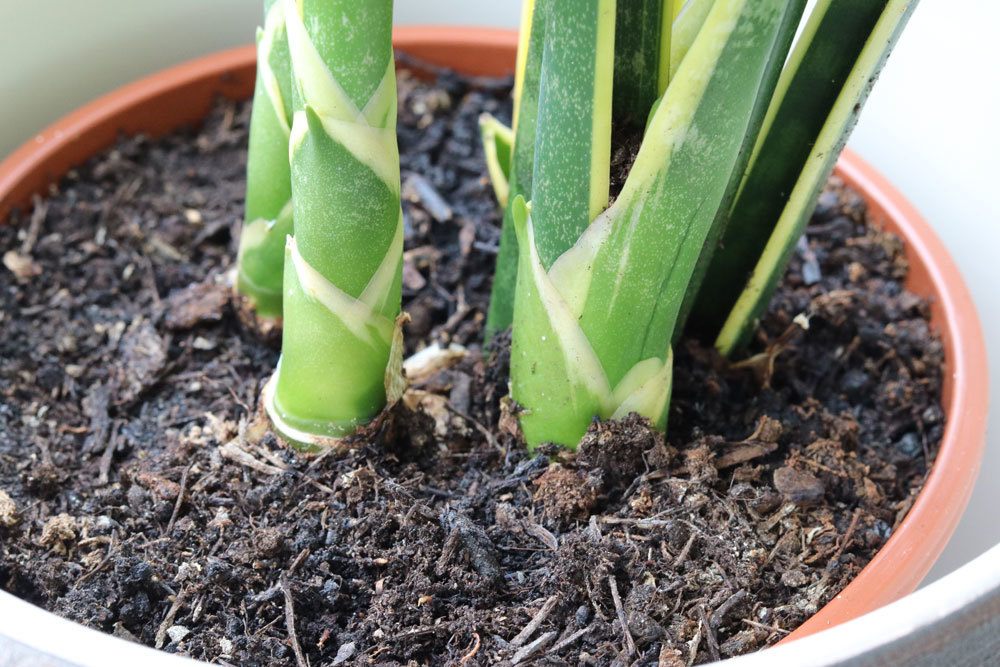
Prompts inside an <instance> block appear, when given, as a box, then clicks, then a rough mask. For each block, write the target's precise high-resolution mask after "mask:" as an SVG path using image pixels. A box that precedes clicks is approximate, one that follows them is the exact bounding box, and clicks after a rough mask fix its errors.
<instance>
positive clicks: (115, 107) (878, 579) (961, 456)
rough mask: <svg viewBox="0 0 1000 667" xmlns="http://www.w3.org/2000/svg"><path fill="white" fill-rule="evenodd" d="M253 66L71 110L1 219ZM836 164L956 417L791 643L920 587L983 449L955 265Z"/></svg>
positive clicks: (424, 55)
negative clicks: (881, 233) (865, 552)
mask: <svg viewBox="0 0 1000 667" xmlns="http://www.w3.org/2000/svg"><path fill="white" fill-rule="evenodd" d="M395 43H396V46H397V47H398V48H399V49H401V50H403V51H406V52H408V53H410V54H412V55H414V56H416V57H417V58H418V59H420V60H423V61H426V62H428V63H430V64H433V65H436V66H450V67H454V68H455V69H459V70H462V71H465V72H467V73H469V74H478V75H489V76H498V75H503V74H509V73H511V72H512V70H513V62H514V54H515V51H516V45H517V35H516V33H515V32H513V31H508V30H497V29H485V28H445V27H407V28H399V29H397V30H396V33H395ZM254 65H255V53H254V47H253V46H246V47H240V48H237V49H232V50H229V51H223V52H220V53H215V54H212V55H208V56H205V57H202V58H198V59H196V60H192V61H189V62H187V63H184V64H181V65H178V66H176V67H172V68H170V69H167V70H164V71H162V72H160V73H158V74H154V75H152V76H150V77H147V78H144V79H141V80H139V81H136V82H135V83H132V84H129V85H127V86H124V87H122V88H120V89H118V90H116V91H114V92H112V93H110V94H108V95H105V96H104V97H101V98H100V99H98V100H96V101H94V102H92V103H90V104H87V105H86V106H84V107H81V108H80V109H78V110H77V111H75V112H73V113H70V114H69V115H67V116H65V117H64V118H62V119H61V120H59V121H57V122H56V123H54V124H53V125H51V126H50V127H48V128H47V129H45V130H43V131H42V132H40V133H39V134H38V135H36V136H35V137H34V138H33V139H32V140H29V141H28V142H27V143H25V144H24V145H22V146H21V147H20V148H18V149H17V150H15V151H14V152H13V153H12V154H11V155H10V156H8V157H7V159H6V160H4V162H3V163H0V221H4V220H5V219H6V218H7V216H8V213H9V212H10V210H11V209H12V208H13V207H15V206H24V205H26V204H27V203H28V202H29V201H30V198H31V196H32V195H34V194H37V193H42V192H44V191H45V189H46V188H47V187H48V186H49V185H50V184H51V183H54V182H57V181H58V180H59V178H61V177H62V176H63V175H64V174H65V173H66V172H67V171H68V170H69V169H71V168H72V167H74V166H77V165H79V164H80V163H82V162H84V161H85V160H86V159H87V158H89V157H91V156H92V155H95V154H96V153H98V152H99V151H100V150H102V149H104V148H107V147H108V146H110V145H111V144H112V143H113V142H114V139H115V137H116V136H117V135H118V133H119V132H125V133H134V132H138V131H144V132H146V133H148V134H151V135H153V136H157V135H161V134H163V133H165V132H167V131H169V130H171V129H174V128H176V127H179V126H181V125H184V124H185V123H190V122H195V121H197V120H199V119H201V118H203V117H204V116H205V114H206V113H207V111H208V109H209V108H210V106H211V104H212V102H213V100H214V97H215V96H217V95H219V94H222V95H227V96H230V97H233V98H245V97H248V96H249V92H250V91H251V90H252V86H253V69H254ZM178 98H179V99H178ZM171 100H173V104H172V105H171V104H170V102H171ZM836 173H837V175H839V176H840V177H841V178H843V179H844V180H845V181H846V182H847V183H848V184H849V185H850V186H852V187H853V188H854V189H855V190H857V191H858V192H859V194H861V195H862V196H863V197H864V198H865V200H866V201H867V203H868V207H869V211H870V213H871V216H872V218H873V219H874V220H875V221H876V224H880V225H883V226H884V227H885V228H886V229H888V230H890V231H892V232H894V233H896V234H898V235H899V236H901V237H902V238H903V240H904V242H905V249H906V255H907V258H908V259H909V262H910V266H911V272H910V276H909V278H908V280H907V287H908V288H910V289H912V290H913V291H915V292H917V293H918V294H921V295H923V296H926V297H929V298H930V300H931V310H932V326H934V327H935V329H936V331H937V332H938V333H939V334H940V335H941V338H942V342H943V344H944V349H945V370H946V375H945V378H944V401H943V408H944V410H945V413H946V415H947V423H946V426H945V431H944V436H943V438H942V441H941V446H940V450H939V454H938V456H937V459H936V460H935V462H934V465H933V466H932V469H931V472H930V474H929V476H928V478H927V482H926V484H925V485H924V487H923V489H922V490H921V492H920V493H919V495H918V496H917V498H916V499H915V501H914V503H913V505H912V507H911V509H910V510H909V512H908V513H907V515H906V517H905V519H904V520H903V521H902V522H901V524H900V525H899V526H898V527H897V528H896V530H895V531H894V533H893V534H892V536H891V537H890V538H889V540H888V541H887V542H886V544H885V545H884V546H883V547H882V549H880V550H879V552H878V553H877V554H876V555H875V557H874V558H873V559H872V560H871V562H869V563H868V565H867V566H866V567H865V568H864V569H863V570H862V571H861V573H860V574H859V575H858V576H857V577H855V579H854V580H853V581H851V583H850V584H848V586H847V587H846V588H845V589H844V590H843V591H841V593H840V594H838V595H837V596H836V597H835V598H834V599H833V600H832V601H831V602H830V603H828V604H827V605H826V606H824V607H823V608H822V609H820V610H819V611H818V612H817V613H816V614H815V615H814V616H812V617H811V618H810V619H809V620H808V621H806V622H805V623H804V624H803V625H802V626H800V627H799V628H798V629H797V630H795V631H794V632H793V633H792V634H791V635H789V637H787V638H786V639H785V640H784V641H786V642H787V641H790V640H793V639H798V638H801V637H805V636H807V635H809V634H813V633H815V632H818V631H820V630H823V629H825V628H829V627H833V626H835V625H838V624H840V623H844V622H845V621H848V620H851V619H854V618H857V617H859V616H861V615H863V614H865V613H867V612H870V611H873V610H875V609H877V608H879V607H881V606H884V605H886V604H888V603H890V602H893V601H895V600H897V599H899V598H900V597H902V596H904V595H906V594H908V593H910V592H912V591H913V590H915V589H916V588H917V586H918V585H919V583H920V581H921V580H922V579H923V578H924V576H926V574H927V572H928V571H929V570H930V568H931V566H932V565H933V563H934V561H935V560H936V559H937V558H938V556H939V555H940V554H941V551H942V550H943V549H944V547H945V545H946V544H947V541H948V539H949V538H950V537H951V534H952V532H953V531H954V529H955V527H956V526H957V524H958V521H959V519H960V517H961V515H962V512H963V511H964V509H965V506H966V504H967V503H968V500H969V497H970V496H971V493H972V488H973V485H974V483H975V479H976V476H977V473H978V470H979V465H980V461H981V459H982V455H983V451H984V447H985V435H986V419H987V414H988V384H989V380H988V366H987V356H986V345H985V341H984V338H983V334H982V329H981V326H980V323H979V318H978V315H977V313H976V308H975V304H974V303H973V301H972V297H971V294H970V293H969V290H968V288H967V287H966V285H965V283H964V281H963V279H962V276H961V274H960V272H959V270H958V268H957V267H956V265H955V263H954V262H953V260H952V259H951V257H950V255H949V254H948V252H947V250H946V249H945V247H944V245H943V244H942V242H941V240H940V239H939V238H938V236H937V235H936V234H935V233H934V231H933V229H932V228H931V227H930V225H929V224H928V223H927V222H926V221H925V220H924V219H923V217H922V216H921V215H920V214H919V213H918V212H917V210H916V209H915V208H914V207H913V206H912V205H911V204H910V203H909V202H908V201H907V200H906V198H905V197H903V195H902V194H901V193H900V192H899V191H898V190H897V189H896V188H895V187H893V186H892V185H891V184H890V183H889V181H888V180H886V179H885V177H883V176H882V175H881V174H879V173H878V172H877V171H876V170H875V169H873V168H872V167H871V166H870V165H869V164H867V163H866V162H865V161H864V160H862V159H861V158H860V157H859V156H857V155H856V154H854V153H853V152H851V151H849V150H848V151H845V152H844V154H843V155H842V156H841V158H840V160H839V162H838V164H837V170H836Z"/></svg>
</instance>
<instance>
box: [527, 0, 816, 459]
mask: <svg viewBox="0 0 1000 667" xmlns="http://www.w3.org/2000/svg"><path fill="white" fill-rule="evenodd" d="M594 4H597V3H594ZM790 11H801V6H799V7H798V8H797V9H796V7H795V5H794V3H792V4H790V3H788V2H786V1H785V0H717V1H716V3H715V4H714V6H713V7H712V10H711V12H709V14H708V15H707V17H706V18H705V21H704V24H703V25H702V27H701V29H700V30H699V32H698V37H697V38H696V39H695V40H694V43H693V44H692V46H691V48H690V50H689V51H688V53H687V54H686V56H685V57H684V61H683V63H682V64H681V66H680V67H679V69H678V70H677V72H676V75H675V76H674V77H673V78H672V79H671V80H670V83H669V85H668V87H667V90H666V93H665V95H664V97H663V99H662V100H661V101H660V103H659V105H658V107H657V110H656V112H655V114H654V115H653V117H652V119H651V122H650V123H649V126H648V127H647V129H646V132H645V136H644V139H643V143H642V146H641V148H640V150H639V153H638V155H637V157H636V160H635V164H634V165H633V167H632V170H631V172H630V174H629V176H628V180H627V181H626V183H625V186H624V189H623V190H622V192H621V193H620V195H619V196H618V198H617V199H616V200H615V202H614V204H613V205H612V206H611V207H610V208H608V209H607V210H606V211H604V212H603V213H600V210H599V209H597V210H596V212H595V209H594V208H588V211H589V213H590V215H591V220H592V222H590V223H589V224H586V225H584V226H583V227H582V228H581V226H580V225H579V220H580V215H581V214H580V212H579V211H580V210H581V208H582V207H583V206H584V204H588V206H589V204H591V203H592V202H594V201H595V199H590V197H589V195H590V194H593V193H594V192H595V190H596V188H594V187H593V185H592V184H594V183H597V182H599V179H598V178H597V177H596V176H592V177H591V178H590V179H589V180H588V179H577V184H576V189H577V190H580V191H581V192H583V191H584V190H583V188H587V189H586V192H587V193H588V196H587V197H586V198H585V197H584V196H583V195H579V194H578V195H576V198H575V200H574V201H573V202H569V201H567V199H566V198H565V197H562V196H560V195H557V194H552V193H549V196H548V197H546V196H540V195H541V194H542V192H543V190H542V187H543V186H542V183H545V182H546V181H543V180H540V179H539V173H540V172H543V171H544V170H545V168H546V163H547V161H549V160H552V161H553V163H554V164H560V165H564V164H566V158H565V154H566V152H567V151H574V153H573V155H574V157H575V159H576V160H577V162H578V163H579V162H580V161H581V160H583V157H582V153H581V151H582V148H581V146H583V145H585V144H586V142H587V139H588V137H587V135H586V134H584V133H582V132H580V133H579V134H578V135H577V142H576V145H575V146H574V145H572V144H571V142H569V141H564V142H562V143H560V142H555V141H548V142H547V138H548V137H549V135H550V130H549V128H548V124H547V123H546V122H545V121H544V117H543V116H542V114H551V115H552V116H553V118H552V123H558V122H563V121H562V120H561V119H559V114H557V113H556V112H555V111H554V110H552V109H551V108H549V109H546V107H545V106H543V105H542V104H540V105H539V108H540V112H539V113H540V115H539V123H538V131H537V135H538V136H537V141H536V146H535V165H536V166H535V176H534V183H533V195H534V196H533V201H532V206H531V209H530V213H529V210H528V208H527V207H525V206H523V205H522V206H517V205H516V204H515V211H516V212H517V217H516V218H515V222H516V223H517V224H516V227H517V231H518V236H519V239H518V240H519V248H520V263H519V271H518V283H517V297H516V301H515V313H514V342H513V350H512V355H511V377H512V390H513V396H514V398H515V400H517V402H518V403H519V404H520V405H521V406H522V407H523V408H524V410H525V413H524V414H523V415H522V418H521V424H522V428H523V430H524V433H525V436H526V438H527V440H528V442H529V444H532V445H535V444H538V443H540V442H545V441H553V442H557V443H560V444H565V445H569V446H574V445H575V444H576V443H577V441H578V440H579V438H580V436H581V435H582V434H583V433H584V431H585V430H586V428H587V426H588V425H589V423H590V422H591V420H592V419H593V418H595V417H601V418H609V417H614V416H624V414H627V413H628V412H638V413H640V414H642V415H644V416H646V417H648V418H649V419H650V420H651V421H652V422H653V423H654V424H656V425H658V426H660V427H663V426H664V424H665V422H666V413H667V407H668V405H669V393H670V374H671V365H672V353H671V347H670V342H671V337H672V335H673V332H674V328H675V325H676V322H677V318H678V313H679V311H680V308H681V304H682V301H683V298H684V294H685V292H686V290H687V287H688V284H689V282H690V279H691V275H692V273H693V271H694V269H695V266H696V263H697V261H698V259H699V257H700V255H701V251H702V248H703V246H704V243H705V240H706V237H707V236H708V234H709V231H710V230H711V228H712V226H713V224H714V223H715V221H716V219H717V211H718V210H719V208H720V205H721V204H722V202H723V200H724V199H725V197H726V194H727V192H728V191H729V190H730V189H731V187H730V185H731V181H732V180H733V173H734V170H735V169H736V167H737V164H738V161H739V157H740V155H741V153H742V152H743V151H746V150H749V145H751V142H750V141H749V140H748V128H749V127H750V125H751V121H752V119H753V118H754V115H755V111H756V110H757V109H758V95H759V93H760V91H761V88H762V86H763V85H764V83H765V81H766V80H767V75H768V72H769V69H768V64H769V63H770V62H771V58H772V55H773V53H774V46H775V44H776V42H777V40H778V39H779V36H780V35H781V34H782V29H783V28H784V27H786V26H787V25H788V20H787V19H788V12H790ZM581 13H582V12H581V11H579V10H578V12H577V14H581ZM552 25H553V23H549V24H548V28H547V30H548V29H551V27H552ZM550 36H551V35H549V34H547V35H546V42H548V40H549V38H550ZM576 41H578V42H579V41H582V40H579V39H577V40H576ZM563 43H564V44H565V42H563ZM546 46H547V47H548V44H546ZM589 48H591V51H594V49H593V47H589ZM545 53H546V55H548V53H549V51H548V48H546V51H545ZM600 57H601V56H600V54H599V53H598V54H597V55H596V58H597V59H598V61H599V59H600ZM566 60H567V59H566V58H565V57H564V58H560V59H554V60H552V61H551V67H553V68H558V67H559V66H560V64H561V63H564V62H566ZM549 67H550V61H549V60H545V61H544V62H543V70H542V81H543V91H544V90H545V85H546V84H545V82H546V81H547V77H550V76H551V77H556V78H557V79H559V78H561V76H562V72H560V71H558V69H555V70H549V69H548V68H549ZM598 84H599V79H594V81H593V82H592V83H591V86H590V88H589V90H590V91H591V94H592V95H593V96H595V97H596V95H597V94H601V93H600V92H599V91H600V86H599V85H598ZM577 85H578V86H579V85H582V84H580V83H579V82H577ZM577 97H579V95H576V96H569V95H564V96H561V97H560V101H562V102H563V103H564V105H563V106H564V107H565V109H563V110H562V112H561V113H562V114H564V115H565V117H566V118H567V119H568V120H567V121H565V122H567V123H576V124H581V121H580V118H583V117H585V116H587V115H588V114H589V115H590V116H591V117H592V118H593V117H598V115H599V114H596V113H594V112H593V111H592V109H594V108H597V106H596V105H597V104H599V102H596V101H594V100H589V101H588V100H586V97H585V96H584V101H585V102H587V103H586V104H580V106H570V101H574V100H576V99H577ZM552 135H553V136H556V137H558V136H561V133H560V132H559V131H558V130H557V131H554V132H552ZM595 145H596V144H595ZM515 150H516V147H515ZM595 155H599V153H597V152H592V153H591V155H590V159H589V160H587V166H588V170H589V171H590V173H591V174H596V172H597V169H598V168H604V169H607V168H608V165H607V163H603V164H602V165H599V160H597V159H594V156H595ZM558 175H559V172H557V177H558ZM547 189H548V188H547V187H546V191H547ZM598 213H599V215H598ZM571 231H575V232H576V234H577V236H576V238H575V239H572V238H571V236H572V235H571V233H570V232H571ZM581 232H582V233H581Z"/></svg>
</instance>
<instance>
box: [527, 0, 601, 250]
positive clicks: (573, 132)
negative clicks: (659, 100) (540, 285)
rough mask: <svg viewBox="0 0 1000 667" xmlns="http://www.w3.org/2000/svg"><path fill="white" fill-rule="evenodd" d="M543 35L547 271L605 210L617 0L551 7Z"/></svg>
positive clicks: (539, 215)
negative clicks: (552, 9) (556, 9)
mask: <svg viewBox="0 0 1000 667" xmlns="http://www.w3.org/2000/svg"><path fill="white" fill-rule="evenodd" d="M556 7H558V8H559V9H560V10H564V9H567V8H571V9H572V11H550V12H549V15H548V17H547V23H546V27H545V31H546V34H545V46H544V50H543V56H542V70H541V84H540V92H539V95H538V121H537V129H536V135H535V164H534V175H533V176H532V199H531V203H532V208H533V210H534V211H535V213H534V221H535V231H536V236H535V241H536V243H537V244H538V253H539V256H540V257H541V260H542V264H543V265H544V266H545V267H546V268H547V267H549V266H551V265H552V263H553V262H554V261H555V260H556V258H558V257H559V256H560V255H562V254H563V253H564V252H566V251H567V250H568V249H569V248H571V247H572V246H573V244H574V243H576V240H577V239H578V238H579V237H580V234H581V233H583V231H584V230H585V229H586V228H587V227H588V226H589V225H590V222H591V221H592V220H593V219H594V218H595V217H597V215H598V214H599V213H600V212H601V211H603V210H604V209H605V208H606V207H607V205H608V196H609V187H610V173H611V104H612V101H611V98H612V95H611V93H612V81H613V77H614V39H615V37H614V35H615V2H614V0H578V1H577V2H574V3H571V4H567V5H559V4H555V5H553V8H556Z"/></svg>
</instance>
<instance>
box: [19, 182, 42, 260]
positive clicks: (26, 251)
mask: <svg viewBox="0 0 1000 667" xmlns="http://www.w3.org/2000/svg"><path fill="white" fill-rule="evenodd" d="M32 205H33V206H34V207H35V210H34V211H32V212H31V221H30V222H29V223H28V231H27V233H26V234H25V235H24V241H23V242H22V243H21V254H22V255H30V254H31V251H32V250H34V249H35V243H37V242H38V235H39V233H40V232H41V231H42V224H44V223H45V216H46V215H47V214H48V212H49V205H48V204H46V203H45V200H44V199H42V198H41V197H39V196H38V195H35V196H34V197H33V198H32Z"/></svg>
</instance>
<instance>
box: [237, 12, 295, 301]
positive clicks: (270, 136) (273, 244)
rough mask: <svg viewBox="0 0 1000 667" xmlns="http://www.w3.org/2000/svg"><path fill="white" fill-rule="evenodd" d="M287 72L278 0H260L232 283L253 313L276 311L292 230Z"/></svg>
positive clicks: (285, 41)
mask: <svg viewBox="0 0 1000 667" xmlns="http://www.w3.org/2000/svg"><path fill="white" fill-rule="evenodd" d="M291 122H292V73H291V62H290V56H289V53H288V39H287V38H286V35H285V13H284V5H283V3H282V1H281V0H267V2H266V3H265V20H264V27H263V28H262V29H261V30H259V31H258V33H257V86H256V89H255V92H254V100H253V115H252V117H251V120H250V147H249V151H248V154H247V198H246V224H245V225H244V227H243V234H242V236H241V237H240V253H239V262H238V263H239V269H238V272H237V281H236V289H237V291H238V292H239V293H240V294H242V295H243V296H245V297H247V298H248V299H249V300H250V301H251V303H252V305H253V307H254V308H255V310H256V313H257V315H258V316H259V317H261V318H264V319H277V318H279V317H281V294H282V289H281V285H282V280H283V276H284V271H283V267H284V257H285V237H286V236H288V235H289V234H291V233H292V203H291V197H292V184H291V173H290V167H289V164H288V137H289V134H290V132H291Z"/></svg>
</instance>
